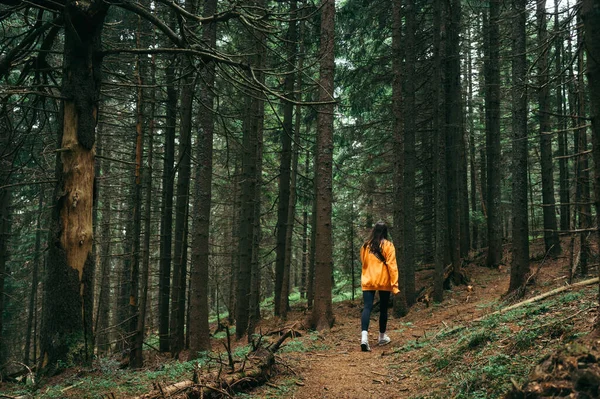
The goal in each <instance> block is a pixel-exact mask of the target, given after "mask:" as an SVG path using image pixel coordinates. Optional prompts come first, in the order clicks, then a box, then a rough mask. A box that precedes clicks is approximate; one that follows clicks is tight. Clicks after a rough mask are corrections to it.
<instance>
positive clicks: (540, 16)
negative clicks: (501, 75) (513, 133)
mask: <svg viewBox="0 0 600 399" xmlns="http://www.w3.org/2000/svg"><path fill="white" fill-rule="evenodd" d="M536 14H537V22H538V35H537V38H538V47H539V50H540V56H539V59H538V84H539V90H538V106H539V112H538V119H539V124H540V161H541V162H540V163H541V169H542V202H543V207H542V211H543V215H544V244H545V249H546V252H547V253H548V255H549V256H552V257H555V256H557V255H559V254H560V253H561V247H560V240H559V238H558V225H557V223H556V209H555V199H554V167H553V165H552V136H551V135H550V134H549V132H550V117H549V111H550V109H549V101H548V99H549V98H548V97H549V93H550V87H549V84H548V75H549V69H548V50H549V45H548V43H547V40H548V35H547V22H546V0H538V1H537V10H536Z"/></svg>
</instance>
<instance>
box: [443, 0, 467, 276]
mask: <svg viewBox="0 0 600 399" xmlns="http://www.w3.org/2000/svg"><path fill="white" fill-rule="evenodd" d="M444 9H445V12H446V13H445V19H446V34H447V40H446V41H445V47H446V49H445V50H446V52H445V57H444V76H445V80H444V87H445V95H444V107H445V108H446V115H445V116H446V120H445V131H446V146H447V148H448V149H450V151H448V152H447V156H446V168H447V170H446V173H447V176H448V189H447V195H448V203H447V207H448V231H449V233H450V243H449V244H450V250H451V259H452V269H453V270H452V279H453V281H454V283H456V284H461V283H463V282H464V277H465V276H464V272H463V271H462V258H461V234H462V232H461V228H460V227H461V226H460V224H461V209H462V204H461V198H460V181H459V180H460V173H459V171H460V163H461V159H460V154H461V153H464V135H463V131H462V122H461V119H462V116H461V115H462V95H461V86H460V46H459V42H460V39H459V33H460V13H461V7H460V0H445V7H444Z"/></svg>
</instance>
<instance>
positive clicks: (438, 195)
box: [433, 0, 448, 302]
mask: <svg viewBox="0 0 600 399" xmlns="http://www.w3.org/2000/svg"><path fill="white" fill-rule="evenodd" d="M433 25H434V33H433V34H434V37H433V63H434V66H433V71H434V78H433V82H434V95H433V101H434V103H433V131H434V132H435V140H434V151H435V152H434V154H435V156H434V162H435V250H434V252H435V255H434V262H435V272H434V277H433V287H434V288H433V299H434V300H435V301H436V302H441V301H442V300H443V299H444V268H445V267H444V266H445V258H446V247H447V235H446V228H447V222H448V217H447V213H446V211H447V208H446V201H447V196H446V137H445V135H444V130H443V123H442V121H443V120H444V119H445V116H444V115H445V113H444V112H443V107H442V104H443V99H442V84H443V79H442V58H443V40H445V38H443V37H442V30H445V23H444V21H443V19H442V1H441V0H435V4H434V11H433ZM443 25H444V26H443Z"/></svg>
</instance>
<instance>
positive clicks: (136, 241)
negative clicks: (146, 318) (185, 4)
mask: <svg viewBox="0 0 600 399" xmlns="http://www.w3.org/2000/svg"><path fill="white" fill-rule="evenodd" d="M140 30H141V19H140V18H139V17H138V29H137V31H136V41H137V43H136V45H137V47H138V48H141V40H140V34H141V32H140ZM135 64H136V66H135V70H134V78H135V79H136V81H137V82H136V83H137V98H136V124H135V132H136V142H135V143H136V144H135V175H134V179H133V201H132V204H133V207H132V219H133V224H132V229H131V231H132V234H131V242H130V245H131V246H130V250H129V256H130V257H131V271H130V275H129V329H128V334H127V337H128V349H129V367H131V368H140V367H142V363H143V358H142V348H141V347H140V348H137V346H136V342H135V337H136V334H137V327H138V318H139V312H140V309H139V299H140V293H139V289H140V284H141V282H140V245H141V235H142V199H143V198H142V183H143V182H142V178H143V176H142V161H143V158H144V128H145V126H144V119H145V118H144V109H145V104H144V91H143V89H142V85H143V78H142V71H141V64H140V59H139V56H137V57H136V63H135ZM138 349H139V351H138Z"/></svg>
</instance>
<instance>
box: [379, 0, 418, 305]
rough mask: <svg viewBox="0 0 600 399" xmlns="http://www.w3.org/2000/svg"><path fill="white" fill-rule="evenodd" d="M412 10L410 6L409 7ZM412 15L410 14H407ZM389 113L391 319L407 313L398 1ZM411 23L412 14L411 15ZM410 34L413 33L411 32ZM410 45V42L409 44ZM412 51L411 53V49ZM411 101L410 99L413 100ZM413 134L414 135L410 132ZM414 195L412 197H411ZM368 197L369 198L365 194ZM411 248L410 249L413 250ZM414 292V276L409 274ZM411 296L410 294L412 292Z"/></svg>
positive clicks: (399, 2) (394, 5) (396, 4)
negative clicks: (394, 269)
mask: <svg viewBox="0 0 600 399" xmlns="http://www.w3.org/2000/svg"><path fill="white" fill-rule="evenodd" d="M413 6H414V4H413ZM411 12H414V10H411ZM392 14H393V23H392V74H393V77H394V80H393V82H392V113H393V125H392V129H393V134H394V154H395V157H394V199H395V200H394V241H396V246H395V248H396V261H397V263H398V286H399V288H400V293H399V294H398V295H396V297H395V298H394V315H395V316H396V317H401V316H404V315H406V314H407V313H408V303H407V292H406V291H407V290H406V284H407V275H406V273H407V267H406V262H405V249H404V245H405V244H404V242H405V240H404V228H405V217H404V196H405V195H404V191H405V188H404V184H403V182H404V176H405V175H404V159H405V153H404V145H403V143H404V138H403V131H404V128H405V127H404V126H403V124H402V115H403V111H402V107H403V102H402V83H403V79H402V62H403V60H402V58H403V57H402V56H403V54H402V0H394V1H393V3H392ZM413 20H414V14H413ZM413 34H414V31H413ZM413 44H414V42H413ZM412 50H414V49H412ZM413 100H414V97H413ZM413 134H414V131H413ZM413 194H414V193H413ZM369 195H372V194H369ZM413 248H414V247H413ZM413 289H414V273H413ZM413 292H414V290H413Z"/></svg>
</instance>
